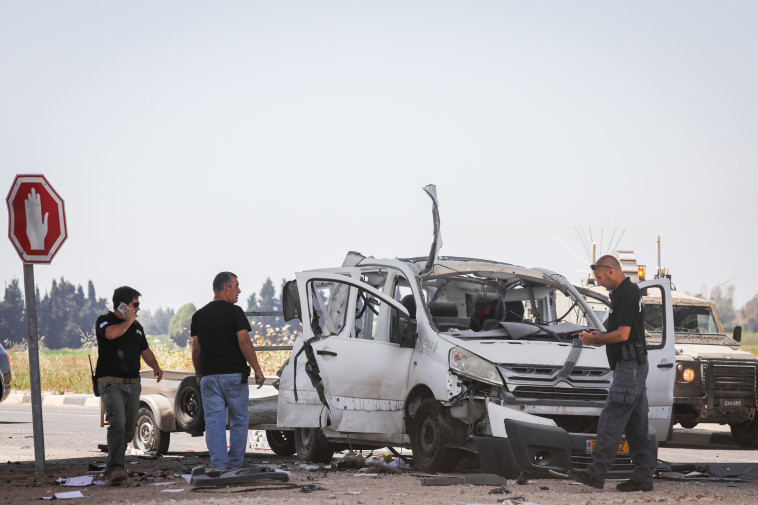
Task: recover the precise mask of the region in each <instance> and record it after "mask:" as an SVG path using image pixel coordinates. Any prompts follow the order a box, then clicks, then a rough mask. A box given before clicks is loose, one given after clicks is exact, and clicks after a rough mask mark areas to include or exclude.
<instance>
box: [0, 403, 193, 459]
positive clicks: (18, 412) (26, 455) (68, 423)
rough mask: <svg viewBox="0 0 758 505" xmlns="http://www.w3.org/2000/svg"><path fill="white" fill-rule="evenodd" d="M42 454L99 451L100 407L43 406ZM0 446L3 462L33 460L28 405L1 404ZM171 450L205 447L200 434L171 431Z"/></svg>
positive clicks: (102, 431)
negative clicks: (43, 443) (197, 435)
mask: <svg viewBox="0 0 758 505" xmlns="http://www.w3.org/2000/svg"><path fill="white" fill-rule="evenodd" d="M42 417H43V429H44V434H45V457H46V458H47V459H58V458H67V457H72V458H78V457H84V456H96V455H98V454H100V450H99V449H98V445H99V444H104V443H105V435H106V431H107V428H104V427H103V428H101V427H100V409H96V408H87V407H79V406H47V405H46V406H43V408H42ZM0 447H2V451H1V453H2V456H0V457H1V458H2V462H6V461H34V438H33V423H32V409H31V405H26V404H20V405H19V404H16V405H14V404H6V403H3V404H1V405H0ZM170 450H171V452H175V451H205V450H206V448H205V439H204V438H203V437H191V436H190V435H188V434H186V433H173V434H172V437H171V447H170Z"/></svg>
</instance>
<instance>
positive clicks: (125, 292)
mask: <svg viewBox="0 0 758 505" xmlns="http://www.w3.org/2000/svg"><path fill="white" fill-rule="evenodd" d="M140 296H142V295H141V294H140V293H139V291H137V290H136V289H134V288H130V287H129V286H121V287H120V288H116V290H115V291H114V292H113V306H114V307H116V309H114V310H113V312H108V313H107V314H103V315H102V316H100V317H98V318H97V322H96V323H95V335H96V336H97V368H96V370H95V376H96V378H97V387H98V391H99V392H100V398H101V400H102V402H103V406H104V407H105V419H106V420H107V421H108V436H107V440H108V462H107V463H106V466H105V475H106V477H107V480H108V484H109V485H111V486H118V485H120V484H121V482H122V481H123V480H125V479H126V473H125V472H124V462H125V454H126V444H128V443H129V442H130V441H131V440H132V438H133V437H134V429H135V425H136V422H137V411H138V410H139V397H140V393H141V392H142V386H141V385H140V378H139V369H140V357H141V358H142V359H144V360H145V363H147V364H148V366H150V368H152V369H153V375H155V377H156V378H157V379H158V381H160V380H161V379H162V378H163V370H161V367H160V366H158V360H156V359H155V355H154V354H153V351H151V350H150V348H149V347H148V345H147V338H145V330H144V329H143V328H142V325H141V324H139V323H138V322H137V313H138V312H139V310H140V307H139V297H140Z"/></svg>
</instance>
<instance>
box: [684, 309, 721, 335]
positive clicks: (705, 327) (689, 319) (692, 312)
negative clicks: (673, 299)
mask: <svg viewBox="0 0 758 505" xmlns="http://www.w3.org/2000/svg"><path fill="white" fill-rule="evenodd" d="M674 331H675V332H677V333H700V334H704V333H718V330H717V329H716V320H715V319H714V318H713V314H712V313H711V309H710V308H709V307H697V306H681V305H675V306H674Z"/></svg>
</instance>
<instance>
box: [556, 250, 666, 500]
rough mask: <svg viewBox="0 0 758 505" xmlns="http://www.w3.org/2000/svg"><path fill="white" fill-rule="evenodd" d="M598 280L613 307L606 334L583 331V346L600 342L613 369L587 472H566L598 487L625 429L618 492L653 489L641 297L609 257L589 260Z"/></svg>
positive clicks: (571, 476)
mask: <svg viewBox="0 0 758 505" xmlns="http://www.w3.org/2000/svg"><path fill="white" fill-rule="evenodd" d="M592 270H593V271H594V272H595V277H596V278H597V283H598V285H600V286H603V287H604V288H606V289H608V290H609V291H610V292H611V294H610V297H611V308H610V313H609V315H608V320H607V321H606V324H605V326H606V328H607V330H608V331H606V332H605V333H603V332H600V331H597V330H595V331H593V332H591V333H581V334H580V335H579V338H580V339H581V341H582V343H583V344H586V345H603V344H605V352H606V354H607V356H608V363H609V365H610V367H611V369H612V370H613V371H614V372H613V381H612V382H611V388H610V390H609V391H608V399H607V400H606V402H605V406H604V407H603V411H602V412H601V414H600V419H599V421H598V428H597V444H596V445H595V449H594V451H593V452H592V462H591V463H590V465H589V466H588V467H587V470H586V471H577V470H570V471H569V473H568V476H569V478H570V479H573V480H576V481H577V482H581V483H583V484H587V485H588V486H592V487H595V488H598V489H602V488H603V485H604V484H605V475H606V474H607V472H608V468H609V467H610V466H611V465H612V464H613V462H614V460H615V458H616V453H617V451H618V447H619V442H620V441H621V437H622V435H623V434H624V433H625V434H626V437H627V440H628V442H629V450H630V452H631V456H632V461H633V462H634V470H633V471H632V475H631V478H630V479H629V480H627V481H625V482H622V483H621V484H619V485H618V486H616V489H617V490H619V491H652V489H653V470H654V469H655V449H656V448H655V446H654V442H655V439H654V438H652V437H650V434H649V432H648V403H647V387H646V385H645V381H646V379H647V373H648V363H647V350H646V349H645V333H644V328H645V327H644V320H643V314H642V296H641V294H640V290H639V288H638V287H637V286H636V285H635V284H632V282H631V281H630V280H629V278H628V277H626V276H625V275H624V273H623V272H622V271H621V265H620V264H619V262H618V260H617V259H616V258H614V257H613V256H609V255H607V256H602V257H601V258H600V259H599V260H597V263H595V264H594V265H592Z"/></svg>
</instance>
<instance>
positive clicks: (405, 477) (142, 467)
mask: <svg viewBox="0 0 758 505" xmlns="http://www.w3.org/2000/svg"><path fill="white" fill-rule="evenodd" d="M364 455H366V456H368V453H364ZM340 456H341V455H336V456H335V459H334V460H333V461H332V468H331V469H324V468H323V466H321V468H318V467H319V466H320V465H305V464H303V463H301V462H299V461H298V460H296V459H295V458H293V457H290V458H284V457H280V456H276V455H274V454H273V453H270V452H260V453H258V452H255V453H249V454H248V456H247V458H246V464H249V465H252V466H262V467H266V468H269V469H272V470H284V471H287V472H290V474H291V476H290V478H289V481H288V482H281V481H276V480H267V481H259V483H257V484H255V485H245V486H232V487H223V488H214V489H203V488H193V487H192V486H190V485H189V484H187V482H186V481H185V480H184V479H183V478H182V477H180V475H182V474H188V473H189V472H190V471H191V469H192V468H193V467H197V466H210V460H209V458H208V455H207V453H202V452H186V453H169V454H168V455H166V456H163V457H160V458H157V459H148V458H144V457H139V456H127V467H128V474H129V477H128V480H127V481H126V482H125V483H124V484H122V485H121V486H119V487H108V486H99V485H91V486H87V487H67V486H61V485H59V484H57V482H56V480H57V479H58V478H68V477H76V476H82V475H87V472H88V470H89V469H91V468H96V467H97V466H98V465H102V464H103V463H104V462H105V455H104V454H103V455H102V456H100V457H82V458H76V459H67V460H48V461H47V465H46V470H47V472H46V474H45V475H42V476H38V475H36V474H35V467H34V463H33V462H30V461H23V462H11V461H8V462H3V463H0V489H2V492H0V505H5V504H19V503H27V502H31V501H37V500H40V499H42V498H43V497H52V496H54V495H55V494H56V493H62V492H70V491H77V490H78V491H81V493H82V494H83V495H84V496H86V497H88V498H77V499H73V500H69V501H67V503H71V504H72V505H73V504H76V503H91V504H95V503H96V504H127V503H128V504H157V503H167V502H170V503H177V504H182V505H185V504H186V505H190V504H195V503H197V504H200V503H203V504H215V503H219V504H221V503H224V504H226V503H266V504H272V503H285V502H286V503H291V502H301V503H308V504H310V503H324V504H335V505H337V504H351V505H352V504H358V505H360V504H366V505H368V504H392V505H402V504H409V505H410V504H437V503H439V504H497V503H505V504H507V505H508V504H511V505H512V504H529V503H536V504H542V505H564V504H583V505H594V504H598V505H600V504H614V505H618V504H635V503H710V502H717V503H721V504H734V505H737V504H740V505H743V504H746V503H758V482H756V480H747V481H745V482H716V481H713V480H711V481H694V480H693V481H686V482H679V481H672V480H664V479H656V481H655V489H654V491H652V492H649V493H620V492H617V491H616V490H615V485H616V482H614V481H609V482H607V483H606V487H605V489H603V490H601V491H598V490H594V489H591V488H588V487H586V486H583V485H579V484H574V483H570V482H569V481H565V480H559V479H542V478H534V477H533V476H530V477H529V480H528V481H527V482H526V483H524V484H518V483H516V482H515V481H513V480H508V481H507V483H506V484H505V485H502V484H497V485H496V484H491V485H472V484H457V485H436V486H429V485H423V483H424V481H425V479H429V478H432V477H436V480H437V481H438V482H437V483H438V484H442V483H447V479H444V478H443V477H445V476H441V475H437V476H430V475H428V474H424V473H421V472H418V471H415V470H413V469H412V468H411V469H408V470H402V473H401V474H386V473H380V472H378V471H377V470H376V469H375V468H364V469H362V470H358V469H354V468H353V469H336V468H335V467H336V464H335V463H336V462H337V461H338V459H339V457H340ZM314 467H317V468H314ZM448 475H449V477H450V478H453V479H455V478H457V479H466V478H468V479H469V480H471V479H476V478H482V477H484V475H483V474H481V473H479V472H477V471H471V472H468V473H455V474H448ZM96 480H97V479H96ZM153 484H160V485H153ZM165 484H169V485H165ZM313 488H316V489H315V490H312V489H313ZM175 490H181V491H178V492H170V491H175ZM309 490H311V491H310V492H307V491H309Z"/></svg>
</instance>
